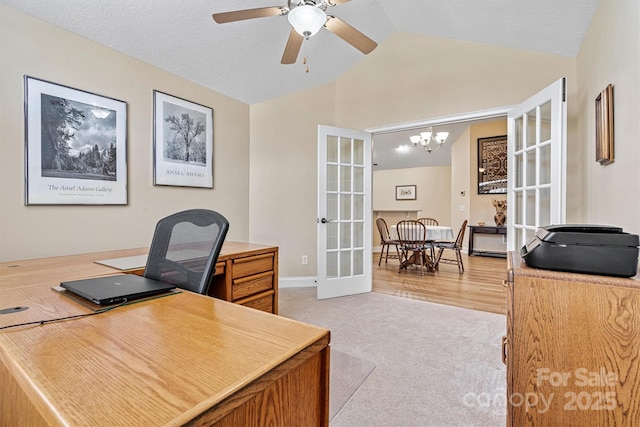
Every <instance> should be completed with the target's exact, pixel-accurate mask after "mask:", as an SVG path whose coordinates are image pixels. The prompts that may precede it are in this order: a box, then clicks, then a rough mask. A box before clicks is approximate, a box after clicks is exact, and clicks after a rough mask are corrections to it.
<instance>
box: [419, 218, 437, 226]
mask: <svg viewBox="0 0 640 427" xmlns="http://www.w3.org/2000/svg"><path fill="white" fill-rule="evenodd" d="M418 221H419V222H421V223H423V224H424V225H438V220H437V219H435V218H418Z"/></svg>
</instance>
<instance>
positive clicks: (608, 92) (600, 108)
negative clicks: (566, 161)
mask: <svg viewBox="0 0 640 427" xmlns="http://www.w3.org/2000/svg"><path fill="white" fill-rule="evenodd" d="M613 143H614V139H613V85H611V84H610V85H608V86H607V87H606V88H605V89H604V90H603V91H602V92H600V93H599V94H598V96H597V97H596V162H598V163H600V165H602V166H604V165H608V164H610V163H613V161H614V151H613Z"/></svg>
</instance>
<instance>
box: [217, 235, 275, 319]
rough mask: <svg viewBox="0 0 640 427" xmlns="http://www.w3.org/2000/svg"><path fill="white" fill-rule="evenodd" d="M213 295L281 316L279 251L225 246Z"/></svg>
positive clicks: (255, 247)
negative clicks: (279, 309) (279, 307)
mask: <svg viewBox="0 0 640 427" xmlns="http://www.w3.org/2000/svg"><path fill="white" fill-rule="evenodd" d="M218 271H220V273H219V274H218ZM209 295H211V296H213V297H216V298H220V299H223V300H226V301H231V302H234V303H236V304H240V305H244V306H247V307H251V308H255V309H258V310H262V311H267V312H269V313H274V314H278V248H277V247H276V246H261V245H254V244H250V243H239V242H225V245H224V246H223V250H222V252H221V253H220V256H219V257H218V263H217V266H216V275H215V276H214V277H213V280H212V283H211V286H210V287H209Z"/></svg>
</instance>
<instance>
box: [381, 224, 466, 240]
mask: <svg viewBox="0 0 640 427" xmlns="http://www.w3.org/2000/svg"><path fill="white" fill-rule="evenodd" d="M424 228H425V232H426V233H427V236H426V239H425V240H426V241H427V242H433V241H435V240H453V239H454V236H453V228H451V227H449V226H446V225H425V226H424ZM389 238H390V239H391V240H399V238H398V228H397V226H396V225H395V224H394V225H392V226H391V229H390V230H389Z"/></svg>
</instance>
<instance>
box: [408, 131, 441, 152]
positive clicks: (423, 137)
mask: <svg viewBox="0 0 640 427" xmlns="http://www.w3.org/2000/svg"><path fill="white" fill-rule="evenodd" d="M448 136H449V132H437V133H436V134H435V135H434V134H433V129H432V128H431V127H428V128H427V130H426V131H425V132H420V135H413V136H410V137H409V139H410V140H411V143H412V144H413V146H414V147H418V146H420V147H422V148H423V149H424V150H426V151H427V152H429V153H430V152H432V151H435V150H437V149H438V148H440V147H442V145H443V144H444V141H445V140H446V139H447V137H448Z"/></svg>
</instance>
